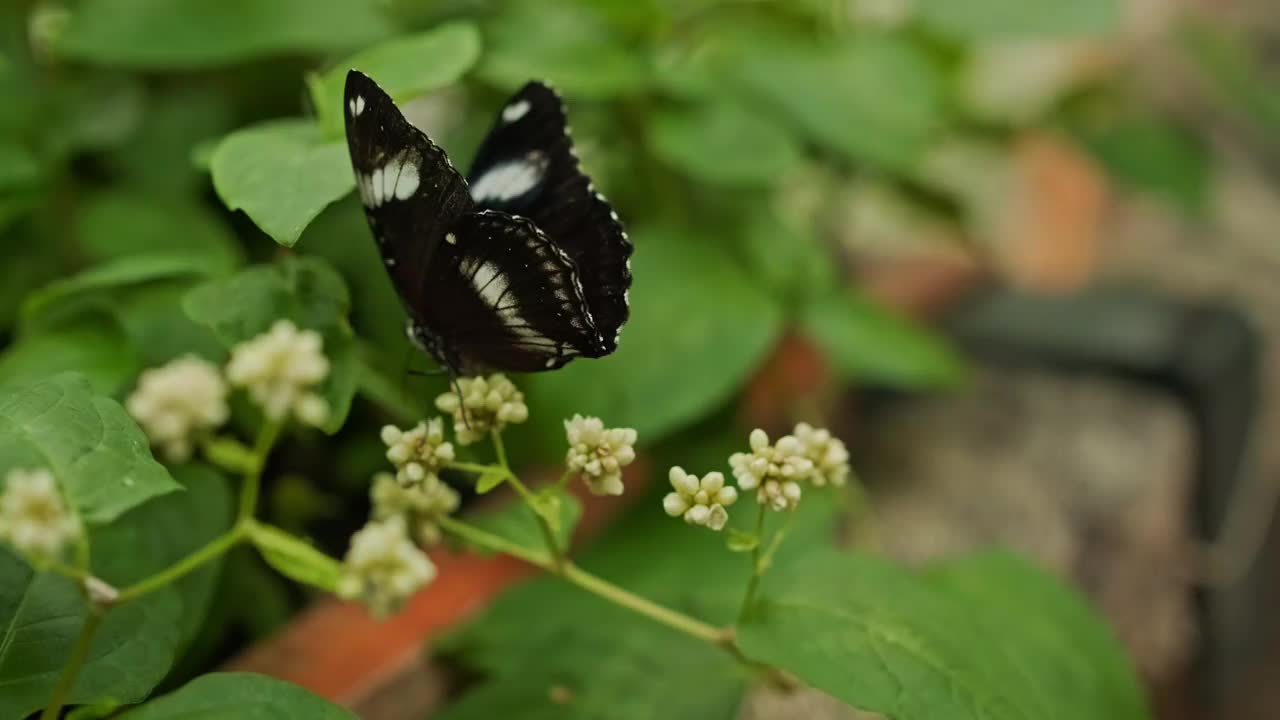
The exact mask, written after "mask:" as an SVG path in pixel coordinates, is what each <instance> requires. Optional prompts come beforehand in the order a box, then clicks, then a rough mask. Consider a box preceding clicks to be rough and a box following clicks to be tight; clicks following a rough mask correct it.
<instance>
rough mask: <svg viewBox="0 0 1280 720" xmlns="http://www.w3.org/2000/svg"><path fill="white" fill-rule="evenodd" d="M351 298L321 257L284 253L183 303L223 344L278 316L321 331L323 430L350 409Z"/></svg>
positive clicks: (353, 362)
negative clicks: (326, 406)
mask: <svg viewBox="0 0 1280 720" xmlns="http://www.w3.org/2000/svg"><path fill="white" fill-rule="evenodd" d="M350 305H351V299H350V296H349V295H348V294H347V288H346V285H345V284H344V283H343V282H342V278H341V277H340V276H339V275H338V274H337V273H336V272H334V270H333V268H331V267H329V265H328V264H327V263H325V262H324V261H323V260H320V259H319V258H314V257H288V258H285V259H284V260H283V261H282V262H280V263H276V264H273V265H255V266H252V267H248V268H245V269H244V270H241V271H240V272H238V273H236V274H234V275H231V276H229V277H226V278H219V279H216V280H211V281H209V282H206V283H204V284H202V285H199V286H197V287H195V288H192V289H191V291H190V292H188V293H187V295H186V297H185V298H184V299H183V308H184V309H185V310H186V312H187V315H188V316H190V317H191V319H192V320H195V321H196V322H198V323H200V324H202V325H205V326H207V327H209V328H211V329H212V330H213V332H214V334H215V335H216V336H217V337H218V339H219V340H220V341H221V342H222V343H223V344H224V345H225V346H226V347H228V348H229V347H231V346H233V345H235V344H236V343H239V342H242V341H244V340H248V339H250V338H252V337H255V336H257V335H259V334H261V333H263V332H266V331H267V330H268V329H270V328H271V325H272V324H274V323H275V321H276V320H279V319H282V318H286V319H289V320H292V321H293V322H294V323H295V324H297V326H298V327H299V328H304V329H312V330H315V331H317V332H319V333H320V334H321V335H322V336H324V353H325V355H326V356H327V357H328V358H329V365H330V369H329V377H327V378H326V379H325V381H324V383H323V384H322V385H321V386H320V394H321V395H323V396H324V398H325V400H326V401H327V402H328V403H329V420H328V422H327V423H326V424H325V425H324V426H323V429H324V430H325V431H326V432H329V433H334V432H337V430H338V428H340V427H342V423H343V422H344V421H345V420H346V417H347V412H348V411H349V410H350V409H351V399H352V397H353V396H354V395H355V388H356V376H357V373H358V371H359V357H358V354H357V351H356V343H355V338H354V337H353V336H352V333H351V327H350V326H349V325H348V324H347V319H346V318H347V312H348V310H349V309H350Z"/></svg>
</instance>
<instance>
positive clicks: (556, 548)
mask: <svg viewBox="0 0 1280 720" xmlns="http://www.w3.org/2000/svg"><path fill="white" fill-rule="evenodd" d="M489 435H490V437H492V438H493V450H494V452H495V453H497V455H498V464H499V465H500V466H501V467H502V469H503V470H505V471H506V473H507V482H509V483H511V487H513V488H515V489H516V492H518V493H520V497H521V498H522V499H523V500H524V502H525V504H526V505H528V506H529V509H530V510H532V511H533V517H534V519H535V520H537V522H538V529H539V530H540V531H541V532H542V540H543V542H545V543H546V545H547V552H548V553H549V554H550V556H551V562H552V563H554V564H555V565H556V567H557V568H562V567H563V566H564V550H562V549H561V548H560V543H559V542H557V541H556V532H555V530H554V529H553V528H552V527H551V522H550V521H549V520H548V519H547V516H546V515H544V514H543V512H544V506H543V504H542V503H541V502H539V500H538V497H537V496H536V495H534V494H533V491H532V490H530V489H529V488H528V486H526V485H525V484H524V483H523V482H521V481H520V478H518V477H516V474H515V473H514V472H512V471H511V465H509V464H508V463H507V451H506V448H505V447H503V445H502V433H500V432H498V431H497V430H493V431H491V432H490V433H489Z"/></svg>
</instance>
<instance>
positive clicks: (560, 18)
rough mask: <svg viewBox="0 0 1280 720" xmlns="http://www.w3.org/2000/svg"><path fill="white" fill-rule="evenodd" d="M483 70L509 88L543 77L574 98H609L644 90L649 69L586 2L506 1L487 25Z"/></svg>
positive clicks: (502, 85)
mask: <svg viewBox="0 0 1280 720" xmlns="http://www.w3.org/2000/svg"><path fill="white" fill-rule="evenodd" d="M484 30H485V48H486V50H485V55H484V60H483V62H482V63H481V65H480V70H479V72H480V75H481V76H482V77H483V78H484V79H485V80H487V81H489V82H491V83H493V84H494V85H498V86H500V87H503V88H507V89H514V88H517V87H520V86H521V85H524V84H525V83H526V82H528V81H529V78H531V77H535V78H542V79H544V80H546V81H548V82H550V83H551V84H552V85H554V86H555V87H557V88H558V89H560V90H561V91H563V92H564V93H566V94H568V95H569V96H571V97H581V98H584V99H592V100H599V99H606V98H612V97H616V96H618V95H623V94H626V93H630V92H635V91H637V90H640V89H642V88H643V87H644V86H645V85H646V84H647V83H648V80H649V68H648V66H647V64H646V62H645V60H644V56H643V54H642V53H640V52H637V51H634V50H632V49H630V48H628V46H627V41H626V40H625V39H624V38H622V37H619V36H618V35H617V34H616V33H615V32H614V31H613V29H612V28H611V27H610V25H609V24H608V23H607V22H606V21H605V20H604V18H602V17H600V16H599V15H598V14H597V13H595V12H593V11H592V10H591V9H590V8H589V7H587V6H584V5H567V4H564V3H545V2H536V1H530V0H525V1H524V2H512V3H507V4H506V5H505V6H504V7H503V9H502V12H501V14H499V15H498V16H497V17H496V18H495V19H494V20H493V21H492V22H490V23H489V24H488V25H486V26H485V28H484Z"/></svg>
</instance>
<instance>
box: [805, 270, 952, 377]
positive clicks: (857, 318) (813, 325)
mask: <svg viewBox="0 0 1280 720" xmlns="http://www.w3.org/2000/svg"><path fill="white" fill-rule="evenodd" d="M800 322H801V327H802V328H803V330H804V332H805V333H806V334H807V335H808V336H809V337H810V338H812V339H813V340H814V341H815V342H816V343H817V344H818V347H820V348H821V349H822V350H823V352H824V353H825V355H826V357H827V359H828V360H829V361H830V362H831V364H832V365H833V366H834V367H835V370H836V371H837V372H838V373H839V374H840V375H841V376H842V377H843V378H845V379H846V380H849V381H858V382H864V383H872V384H882V385H892V386H896V387H904V388H915V387H936V386H940V385H950V384H954V383H956V382H957V381H959V380H960V379H961V378H962V377H963V376H964V363H963V362H962V361H961V360H960V358H959V357H957V356H956V354H955V353H954V352H953V351H952V350H951V348H950V347H949V346H948V345H947V344H946V343H945V342H943V340H942V339H941V338H940V337H938V336H936V335H934V334H932V333H930V332H929V331H927V330H925V329H923V328H920V327H918V326H916V325H915V324H913V323H912V322H910V321H909V320H907V319H906V318H903V317H900V316H898V315H897V314H895V313H893V312H892V311H890V310H889V309H888V308H885V307H882V306H880V305H876V304H874V303H872V302H870V301H869V300H866V299H865V298H862V297H859V296H857V295H854V294H852V293H849V292H845V291H839V292H835V293H832V294H828V295H824V296H819V297H816V298H814V299H812V300H811V301H810V302H809V303H808V304H807V305H806V306H805V307H804V308H803V309H802V310H801V317H800Z"/></svg>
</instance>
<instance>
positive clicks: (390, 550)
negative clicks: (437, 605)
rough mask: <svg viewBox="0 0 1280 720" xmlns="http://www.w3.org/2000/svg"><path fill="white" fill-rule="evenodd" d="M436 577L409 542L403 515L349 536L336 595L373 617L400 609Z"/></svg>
mask: <svg viewBox="0 0 1280 720" xmlns="http://www.w3.org/2000/svg"><path fill="white" fill-rule="evenodd" d="M435 576H436V566H435V565H434V564H432V562H431V559H430V558H428V557H427V556H426V553H424V552H422V551H421V550H419V549H418V547H417V546H416V545H414V544H413V541H412V540H410V539H409V533H408V530H407V528H406V525H405V520H404V518H403V517H402V516H400V515H396V516H393V517H389V518H387V519H385V520H375V521H372V522H370V523H368V524H367V525H365V526H364V528H363V529H361V530H360V531H359V532H357V533H356V534H355V535H353V536H352V537H351V548H350V549H349V550H348V551H347V556H346V558H345V559H344V560H343V573H342V578H341V579H340V580H339V581H338V586H337V588H336V589H335V590H336V592H337V594H338V596H339V597H342V598H345V599H347V600H359V601H361V602H362V603H364V604H365V606H367V607H368V608H369V612H370V613H372V614H373V615H374V616H376V617H384V616H386V615H390V614H391V613H394V612H395V611H397V610H399V609H400V607H401V606H403V605H404V603H405V601H406V600H408V599H409V597H410V596H412V595H413V593H414V592H416V591H417V590H418V589H419V588H421V587H423V586H424V585H426V584H427V583H429V582H431V581H432V580H433V579H434V578H435Z"/></svg>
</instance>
